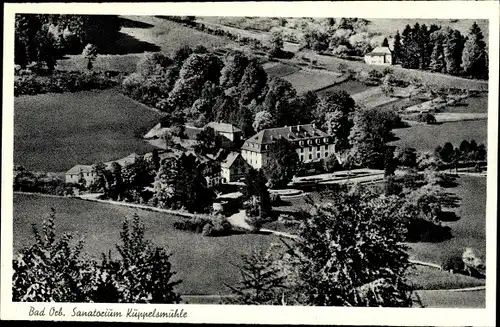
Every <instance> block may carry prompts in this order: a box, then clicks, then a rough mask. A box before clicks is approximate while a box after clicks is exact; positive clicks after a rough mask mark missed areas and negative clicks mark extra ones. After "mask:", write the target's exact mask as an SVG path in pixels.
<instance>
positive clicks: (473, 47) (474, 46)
mask: <svg viewBox="0 0 500 327" xmlns="http://www.w3.org/2000/svg"><path fill="white" fill-rule="evenodd" d="M462 68H463V70H464V73H465V74H466V75H469V76H471V77H475V78H487V77H488V54H487V52H486V43H485V42H484V36H483V33H482V32H481V29H480V28H479V26H478V25H477V24H476V22H474V24H472V27H471V29H470V32H469V34H468V35H467V41H466V42H465V45H464V50H463V53H462Z"/></svg>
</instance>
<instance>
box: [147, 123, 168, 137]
mask: <svg viewBox="0 0 500 327" xmlns="http://www.w3.org/2000/svg"><path fill="white" fill-rule="evenodd" d="M164 130H165V128H164V127H162V126H161V123H158V124H156V125H155V126H154V127H153V128H151V129H150V130H149V132H147V133H146V134H145V135H144V138H145V139H152V138H155V137H159V136H160V134H161V133H162V132H163V131H164Z"/></svg>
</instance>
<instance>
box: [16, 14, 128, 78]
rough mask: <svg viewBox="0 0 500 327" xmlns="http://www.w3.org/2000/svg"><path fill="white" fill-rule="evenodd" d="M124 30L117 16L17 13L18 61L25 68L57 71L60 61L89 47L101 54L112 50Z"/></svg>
mask: <svg viewBox="0 0 500 327" xmlns="http://www.w3.org/2000/svg"><path fill="white" fill-rule="evenodd" d="M119 30H120V19H119V17H118V16H114V15H48V14H17V15H16V17H15V45H14V62H15V63H16V64H18V65H20V66H21V67H26V66H27V65H28V64H31V63H35V64H38V65H45V66H46V67H47V69H48V70H49V71H52V70H54V67H55V65H56V60H57V59H58V58H59V57H60V56H62V55H63V54H67V53H81V52H82V50H83V49H84V47H85V46H86V45H87V44H93V45H94V46H95V47H96V49H97V51H102V50H103V49H108V48H109V45H110V44H113V43H114V41H115V40H116V38H117V36H118V32H119Z"/></svg>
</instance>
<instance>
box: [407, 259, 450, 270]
mask: <svg viewBox="0 0 500 327" xmlns="http://www.w3.org/2000/svg"><path fill="white" fill-rule="evenodd" d="M408 261H409V262H411V263H413V264H415V265H420V266H427V267H433V268H437V269H440V270H443V267H441V265H438V264H436V263H432V262H425V261H420V260H413V259H410V260H408Z"/></svg>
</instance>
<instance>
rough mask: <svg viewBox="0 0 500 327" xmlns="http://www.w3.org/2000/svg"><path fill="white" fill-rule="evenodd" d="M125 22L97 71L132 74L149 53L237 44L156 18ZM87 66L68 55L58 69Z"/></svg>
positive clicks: (100, 58) (100, 57)
mask: <svg viewBox="0 0 500 327" xmlns="http://www.w3.org/2000/svg"><path fill="white" fill-rule="evenodd" d="M122 20H123V26H122V28H121V30H120V37H119V38H118V40H117V41H116V44H115V45H113V46H110V49H112V51H108V52H106V53H104V54H99V55H98V56H97V59H96V61H95V63H94V69H95V70H113V71H120V72H125V73H132V72H134V71H135V68H136V64H137V62H138V61H139V60H140V59H141V58H142V57H143V56H144V54H145V53H146V52H162V53H165V54H167V55H170V54H172V53H173V52H174V51H175V50H177V49H178V48H180V47H182V46H185V45H187V46H190V47H194V46H196V45H203V46H205V47H207V48H208V49H213V48H217V47H224V46H227V45H234V42H232V41H230V40H227V39H225V38H222V37H219V36H215V35H211V34H208V33H203V32H200V31H197V30H195V29H193V28H189V27H186V26H183V25H181V24H179V23H175V22H172V21H169V20H166V19H162V18H159V17H155V16H122ZM86 65H87V63H86V61H85V59H84V58H83V57H82V56H81V55H68V56H66V57H65V58H63V59H61V60H58V62H57V69H60V70H85V69H87V68H86V67H87V66H86Z"/></svg>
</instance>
